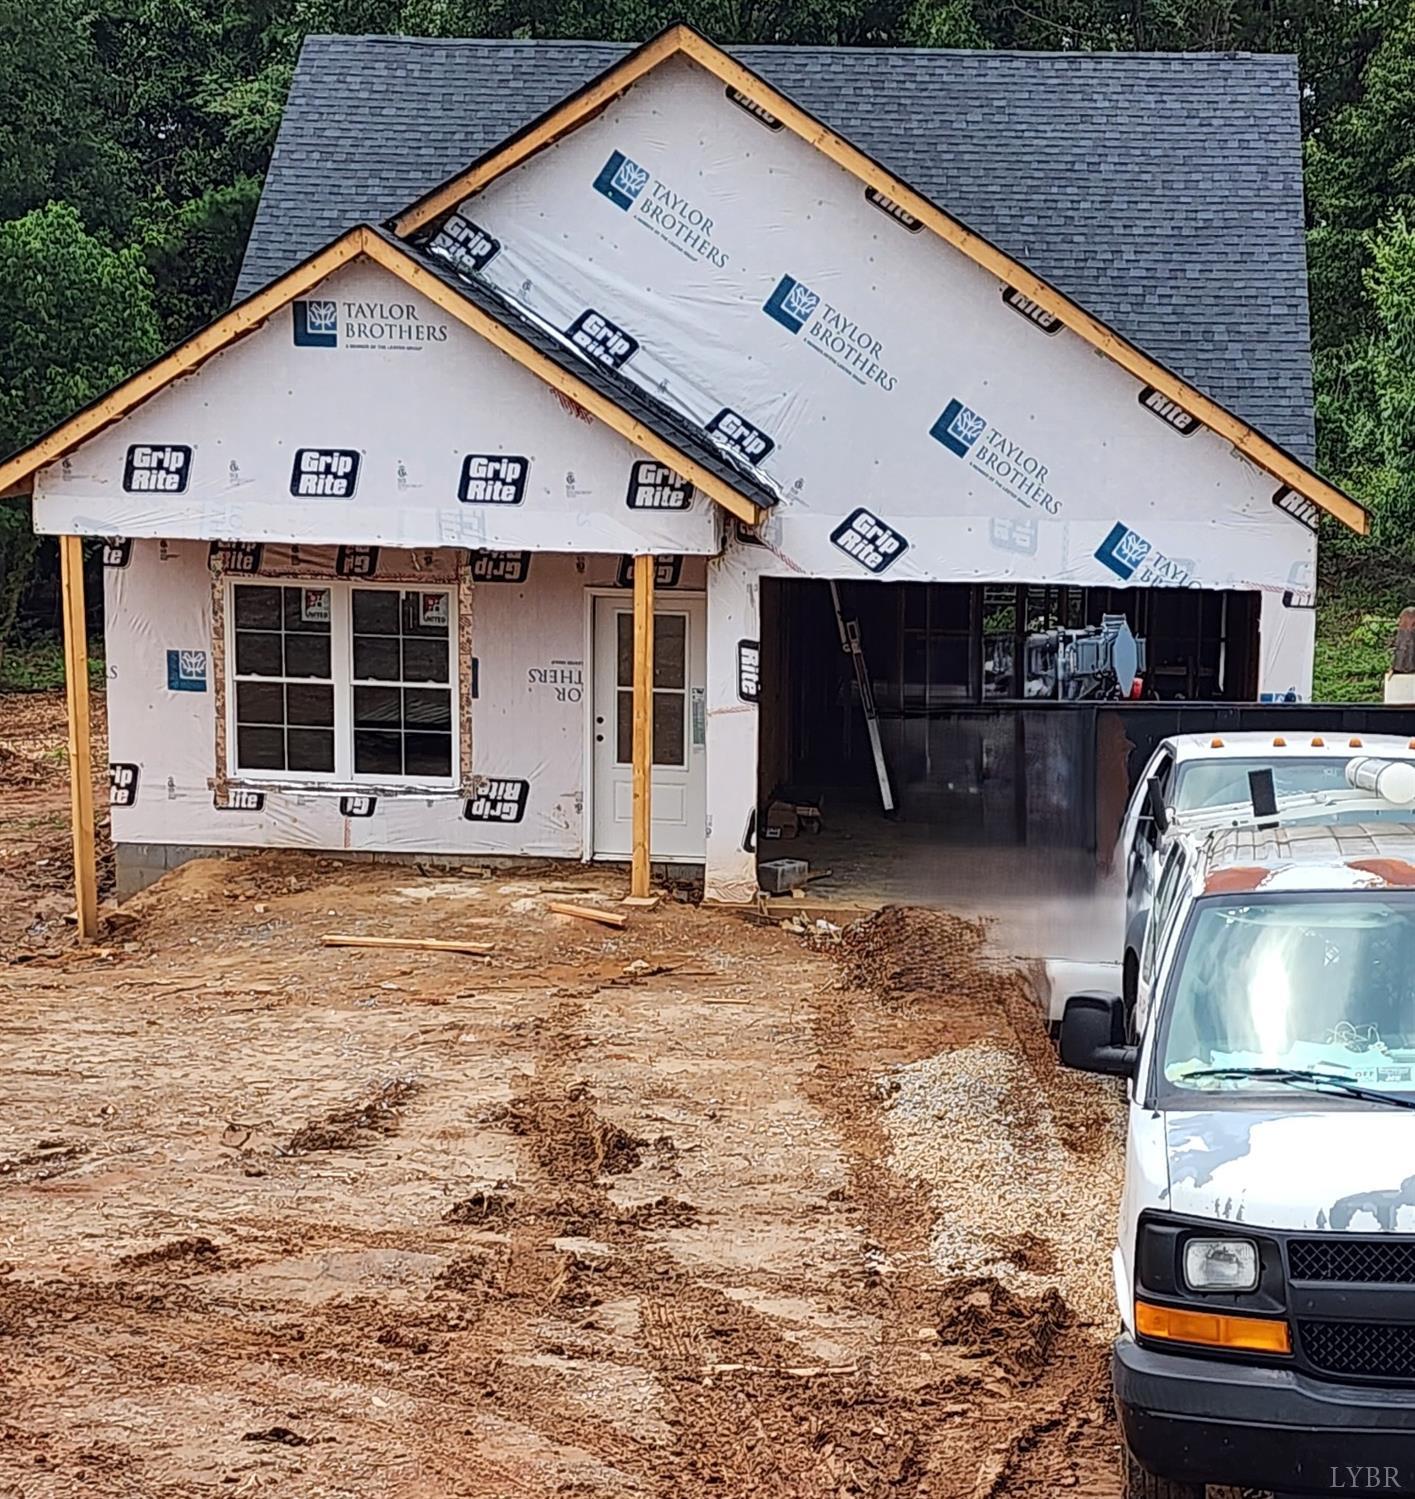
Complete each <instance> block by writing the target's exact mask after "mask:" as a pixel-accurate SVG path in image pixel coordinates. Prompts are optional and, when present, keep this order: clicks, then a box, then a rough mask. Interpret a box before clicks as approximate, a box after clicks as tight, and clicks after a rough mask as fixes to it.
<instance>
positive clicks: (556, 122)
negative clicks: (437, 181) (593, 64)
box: [392, 25, 690, 239]
mask: <svg viewBox="0 0 1415 1499" xmlns="http://www.w3.org/2000/svg"><path fill="white" fill-rule="evenodd" d="M688 35H690V33H689V31H688V28H687V27H686V26H682V25H678V26H670V27H669V28H668V30H667V31H665V32H663V33H662V34H661V35H659V36H656V37H654V38H653V40H652V41H649V42H646V43H645V44H644V45H643V46H642V47H640V48H639V49H638V50H637V51H634V52H631V53H630V54H629V55H628V56H627V57H626V58H624V59H623V60H622V61H621V62H617V63H615V64H614V66H613V67H612V68H610V69H609V71H608V72H606V73H603V74H601V75H600V77H599V78H598V79H597V80H596V81H595V82H593V83H591V84H590V85H589V86H588V87H587V88H584V89H581V90H580V91H579V92H578V93H575V94H571V95H570V97H569V98H568V99H566V100H565V101H564V103H563V104H560V105H558V106H557V107H556V108H554V109H552V110H551V111H550V112H549V113H547V114H545V115H543V116H542V117H541V118H540V119H539V120H537V121H535V122H534V123H533V124H532V125H531V126H529V128H527V129H525V130H523V131H521V132H519V133H518V134H516V135H514V136H512V137H511V139H510V140H508V141H507V142H506V144H505V145H504V146H502V147H501V148H500V149H499V150H497V151H494V152H492V153H491V155H489V156H486V157H483V158H482V160H481V161H479V162H477V164H476V165H475V166H472V167H468V169H467V170H466V171H465V172H462V173H461V174H459V175H458V176H456V177H453V178H452V179H451V180H450V181H447V182H444V183H443V184H442V186H441V187H437V188H434V189H433V190H432V192H430V193H428V194H427V196H426V197H423V198H419V199H418V201H417V202H416V203H414V204H412V206H411V207H409V208H406V209H404V210H403V212H402V213H401V214H399V215H398V217H397V218H396V219H394V220H393V223H392V229H393V232H394V233H395V234H396V235H397V236H398V237H399V238H400V239H406V238H407V237H408V235H410V234H412V233H414V232H415V231H416V230H418V229H421V228H422V226H423V225H424V224H426V223H428V222H430V221H431V220H432V219H435V218H438V217H440V216H441V215H442V214H444V213H446V212H447V211H448V210H449V209H452V208H455V207H456V206H457V204H458V203H460V202H461V200H462V199H463V198H466V197H470V196H471V194H473V193H475V192H478V191H480V189H481V188H483V187H485V186H486V185H487V183H488V182H491V181H493V180H495V179H496V178H497V177H499V176H501V174H502V173H503V172H509V171H510V170H511V168H512V167H515V166H519V165H520V164H521V162H523V161H525V160H526V159H527V158H528V157H530V156H534V155H535V153H536V152H537V151H541V150H544V149H545V147H546V146H551V145H554V144H555V142H556V141H557V140H559V139H560V137H561V136H562V135H565V134H567V133H568V132H569V131H571V130H574V129H575V128H576V127H577V126H579V125H581V124H583V123H584V121H585V120H587V119H589V118H590V116H592V115H594V114H597V113H598V112H599V111H600V110H601V109H603V108H604V106H605V105H606V104H609V103H610V102H611V101H612V100H614V99H615V98H617V97H618V95H620V94H622V93H623V92H624V90H625V89H627V88H628V87H629V86H630V84H632V83H636V82H637V81H638V80H639V79H640V78H642V77H643V76H644V74H645V73H649V72H651V71H652V70H653V69H654V68H656V67H657V66H658V65H659V63H661V62H664V61H666V60H667V59H668V58H670V57H672V56H673V55H674V53H676V52H681V51H683V49H684V38H685V37H687V36H688Z"/></svg>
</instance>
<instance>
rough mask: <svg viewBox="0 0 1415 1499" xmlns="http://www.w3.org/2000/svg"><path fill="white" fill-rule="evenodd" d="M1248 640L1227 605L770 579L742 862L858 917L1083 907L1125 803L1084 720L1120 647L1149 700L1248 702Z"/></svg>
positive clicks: (1253, 624) (1195, 596) (1253, 670)
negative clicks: (793, 866) (791, 871)
mask: <svg viewBox="0 0 1415 1499" xmlns="http://www.w3.org/2000/svg"><path fill="white" fill-rule="evenodd" d="M837 602H838V605H839V607H838V609H837ZM1257 623H1258V598H1257V595H1256V594H1251V593H1244V592H1237V591H1231V592H1217V591H1209V590H1199V589H1131V590H1120V589H1105V588H1066V587H1037V586H1026V585H1023V586H1019V585H1016V584H1011V583H1008V584H989V583H984V584H950V583H875V582H854V581H852V582H846V583H837V584H835V585H832V584H831V583H829V582H825V581H820V580H815V579H809V580H808V579H770V580H767V581H766V582H765V583H764V586H763V591H762V679H763V684H764V688H763V693H762V709H761V718H760V724H761V729H760V733H761V743H760V746H759V759H758V765H759V786H758V793H759V798H758V806H759V809H760V810H759V816H758V830H759V837H758V843H757V849H758V862H759V863H760V862H761V861H763V860H769V859H775V858H783V857H790V858H804V859H806V860H807V861H808V862H809V863H810V865H811V868H812V870H813V871H815V872H818V873H817V877H816V878H815V879H813V880H812V882H811V887H810V888H811V894H812V897H813V898H815V897H822V898H827V899H830V898H840V899H841V900H842V901H849V902H850V903H858V904H862V905H879V904H884V903H889V902H908V903H911V904H924V905H936V906H942V905H946V906H948V907H949V908H950V909H952V910H960V909H967V908H971V907H977V908H978V909H981V908H982V907H983V906H987V907H988V909H989V910H991V911H992V912H994V913H997V912H998V911H999V909H1004V910H1005V909H1006V908H1008V907H1011V906H1018V908H1019V909H1025V910H1031V911H1032V912H1033V913H1035V910H1036V900H1037V898H1038V897H1039V896H1040V897H1042V898H1047V899H1050V898H1052V897H1054V896H1056V895H1057V894H1059V893H1065V894H1066V895H1067V896H1070V895H1073V894H1074V895H1086V896H1089V894H1090V893H1091V891H1092V890H1093V889H1094V886H1095V884H1096V882H1097V880H1098V879H1099V878H1101V877H1103V876H1104V874H1105V871H1106V866H1107V864H1108V860H1109V856H1110V853H1111V848H1112V845H1113V839H1114V830H1115V829H1116V828H1117V827H1118V826H1119V820H1120V815H1121V812H1122V809H1123V805H1124V800H1125V794H1126V791H1127V789H1128V788H1127V785H1126V784H1125V748H1124V743H1123V741H1124V736H1123V734H1122V735H1120V736H1119V738H1120V740H1121V744H1120V745H1118V746H1113V747H1112V746H1108V745H1107V744H1106V743H1104V742H1101V743H1100V744H1099V746H1098V743H1097V741H1098V738H1100V739H1101V740H1102V741H1104V739H1105V736H1106V733H1107V731H1108V730H1107V726H1108V725H1113V724H1114V723H1115V722H1116V721H1117V720H1116V715H1114V714H1098V713H1097V712H1096V711H1095V710H1096V707H1097V705H1098V704H1104V703H1106V702H1112V703H1113V702H1114V701H1115V700H1116V698H1117V697H1120V696H1127V695H1128V694H1129V692H1130V691H1131V690H1132V689H1131V687H1130V682H1129V679H1128V673H1127V670H1126V667H1127V660H1128V659H1132V658H1127V648H1126V647H1125V646H1124V644H1123V637H1124V636H1126V635H1127V634H1129V635H1133V636H1134V638H1135V640H1136V641H1138V642H1140V643H1141V644H1140V646H1139V658H1140V659H1141V660H1142V661H1143V668H1142V670H1141V671H1140V673H1139V683H1138V686H1136V687H1135V688H1134V689H1133V690H1134V691H1135V692H1138V693H1141V694H1142V695H1143V696H1144V697H1146V698H1151V699H1186V700H1189V701H1194V700H1203V701H1218V700H1231V701H1233V700H1237V701H1241V700H1244V699H1250V700H1251V699H1252V698H1254V697H1255V696H1256V689H1257V657H1258V652H1257V645H1258V631H1257ZM843 633H844V634H845V635H846V636H847V637H849V636H853V637H854V638H855V639H857V640H858V645H859V661H860V663H861V665H860V667H859V670H858V671H857V667H856V661H855V657H854V656H853V654H852V652H851V651H850V650H848V649H847V648H846V647H845V646H844V645H843V643H842V634H843ZM1133 669H1134V668H1133V666H1132V667H1131V668H1130V670H1132V671H1133ZM1117 671H1119V673H1120V677H1121V680H1117V677H1116V672H1117ZM862 680H863V683H864V688H863V690H862V685H861V682H862ZM871 699H872V700H873V707H874V717H875V724H874V728H873V729H872V726H871V720H870V715H869V714H868V713H867V711H866V707H867V703H868V701H869V700H871ZM1098 724H1099V725H1100V726H1101V728H1100V731H1099V733H1098ZM876 744H877V748H878V753H876ZM1117 757H1118V759H1117ZM1117 765H1118V770H1117ZM1117 783H1118V784H1117ZM889 804H892V805H889ZM887 806H888V808H889V809H888V810H887ZM827 870H828V871H829V874H825V873H824V871H827ZM1063 919H1064V918H1063Z"/></svg>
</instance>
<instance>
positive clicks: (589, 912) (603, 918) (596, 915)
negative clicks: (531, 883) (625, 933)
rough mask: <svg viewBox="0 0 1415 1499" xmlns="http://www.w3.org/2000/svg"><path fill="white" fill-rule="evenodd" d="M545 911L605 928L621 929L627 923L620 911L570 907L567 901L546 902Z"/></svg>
mask: <svg viewBox="0 0 1415 1499" xmlns="http://www.w3.org/2000/svg"><path fill="white" fill-rule="evenodd" d="M546 909H547V910H550V911H554V912H555V914H556V915H557V916H578V917H579V918H580V919H581V920H582V921H599V922H602V923H603V924H604V925H605V926H614V927H622V926H625V925H627V924H628V921H629V918H628V917H627V916H625V915H624V914H623V912H622V911H601V910H599V909H597V908H596V907H594V906H572V905H571V904H570V903H569V902H568V901H563V900H551V901H547V902H546Z"/></svg>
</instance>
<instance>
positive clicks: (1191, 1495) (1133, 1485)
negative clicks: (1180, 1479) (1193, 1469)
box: [1125, 1448, 1204, 1499]
mask: <svg viewBox="0 0 1415 1499" xmlns="http://www.w3.org/2000/svg"><path fill="white" fill-rule="evenodd" d="M1125 1499H1204V1485H1203V1484H1201V1483H1174V1482H1172V1481H1171V1480H1170V1479H1168V1478H1156V1477H1155V1475H1154V1474H1153V1473H1151V1472H1150V1471H1149V1470H1148V1469H1146V1468H1142V1467H1141V1466H1140V1464H1139V1463H1138V1462H1137V1461H1136V1459H1135V1454H1134V1453H1133V1452H1131V1451H1130V1450H1129V1449H1128V1448H1127V1449H1126V1452H1125Z"/></svg>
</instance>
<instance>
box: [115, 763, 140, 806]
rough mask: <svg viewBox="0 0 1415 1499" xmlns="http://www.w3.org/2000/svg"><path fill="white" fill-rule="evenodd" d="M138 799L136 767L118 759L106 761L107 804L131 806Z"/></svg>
mask: <svg viewBox="0 0 1415 1499" xmlns="http://www.w3.org/2000/svg"><path fill="white" fill-rule="evenodd" d="M137 799H138V767H137V766H136V765H132V764H129V763H125V762H123V761H119V760H110V761H109V762H108V805H109V806H110V807H131V806H132V805H133V803H134V802H135V801H137Z"/></svg>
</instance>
